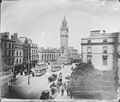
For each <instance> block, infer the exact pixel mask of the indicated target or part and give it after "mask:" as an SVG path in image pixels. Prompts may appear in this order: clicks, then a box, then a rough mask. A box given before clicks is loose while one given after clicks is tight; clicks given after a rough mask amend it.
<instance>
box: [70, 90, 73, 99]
mask: <svg viewBox="0 0 120 102" xmlns="http://www.w3.org/2000/svg"><path fill="white" fill-rule="evenodd" d="M72 96H73V94H72V90H71V89H70V98H72Z"/></svg>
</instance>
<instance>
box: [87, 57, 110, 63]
mask: <svg viewBox="0 0 120 102" xmlns="http://www.w3.org/2000/svg"><path fill="white" fill-rule="evenodd" d="M107 60H108V59H107V58H103V65H107ZM87 62H92V57H87Z"/></svg>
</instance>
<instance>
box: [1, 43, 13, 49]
mask: <svg viewBox="0 0 120 102" xmlns="http://www.w3.org/2000/svg"><path fill="white" fill-rule="evenodd" d="M2 47H3V48H14V44H12V43H7V42H4V43H3V44H2Z"/></svg>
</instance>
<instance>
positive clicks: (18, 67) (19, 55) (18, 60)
mask: <svg viewBox="0 0 120 102" xmlns="http://www.w3.org/2000/svg"><path fill="white" fill-rule="evenodd" d="M11 39H12V40H14V41H15V47H14V48H15V52H14V57H15V59H14V63H15V66H14V67H15V71H16V72H17V73H19V72H21V71H23V70H24V69H23V44H22V42H21V41H20V40H19V38H18V34H17V33H14V34H13V35H12V36H11Z"/></svg>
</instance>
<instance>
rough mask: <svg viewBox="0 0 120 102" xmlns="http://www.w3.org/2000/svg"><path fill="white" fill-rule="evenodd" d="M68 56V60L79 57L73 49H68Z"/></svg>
mask: <svg viewBox="0 0 120 102" xmlns="http://www.w3.org/2000/svg"><path fill="white" fill-rule="evenodd" d="M68 56H69V59H80V56H79V54H78V50H77V49H75V48H74V47H69V48H68Z"/></svg>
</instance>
